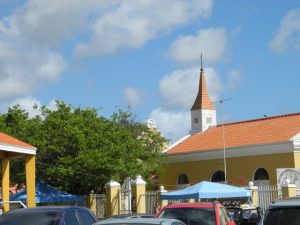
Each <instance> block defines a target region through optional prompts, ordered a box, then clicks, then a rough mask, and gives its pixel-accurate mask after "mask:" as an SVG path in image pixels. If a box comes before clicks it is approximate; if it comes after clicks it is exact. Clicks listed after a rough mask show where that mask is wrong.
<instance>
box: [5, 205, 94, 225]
mask: <svg viewBox="0 0 300 225" xmlns="http://www.w3.org/2000/svg"><path fill="white" fill-rule="evenodd" d="M94 222H96V217H95V215H94V214H93V213H92V212H91V211H90V210H89V209H87V208H84V207H79V206H61V207H59V206H43V207H35V208H23V209H15V210H12V211H9V212H6V213H4V214H2V215H1V216H0V225H92V224H93V223H94Z"/></svg>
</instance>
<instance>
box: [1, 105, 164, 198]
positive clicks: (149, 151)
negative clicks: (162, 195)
mask: <svg viewBox="0 0 300 225" xmlns="http://www.w3.org/2000/svg"><path fill="white" fill-rule="evenodd" d="M56 106H57V108H56V109H55V110H51V109H49V108H47V107H45V106H43V107H41V108H40V111H41V115H40V116H36V117H34V118H29V116H28V113H27V112H26V111H24V110H22V109H21V108H20V107H18V106H14V107H12V108H10V109H9V110H8V113H6V114H2V115H0V129H1V130H2V131H3V132H6V133H8V134H11V135H14V136H15V137H17V138H20V139H21V140H24V141H27V142H29V143H31V144H33V145H35V146H36V147H37V149H38V150H37V177H38V179H43V180H45V181H46V182H49V183H51V184H54V185H55V186H58V187H61V188H62V189H64V190H66V191H69V192H71V193H75V194H87V193H89V192H90V191H91V190H94V191H97V192H101V191H102V190H103V186H104V184H105V183H106V182H108V181H109V180H111V179H114V180H117V181H120V182H121V181H122V180H124V179H125V178H126V177H128V176H130V177H133V176H135V175H137V174H140V175H142V176H143V177H144V178H146V179H149V178H150V177H151V175H153V174H158V173H160V172H161V171H160V169H161V164H162V162H163V160H164V158H163V155H162V154H161V151H162V148H163V146H164V144H165V142H166V140H165V139H164V138H163V137H162V136H161V135H160V134H159V132H157V131H155V130H150V129H149V128H148V127H147V126H146V125H145V124H143V123H140V122H137V121H136V118H135V116H134V115H133V114H132V113H131V112H130V109H129V110H127V111H122V110H119V111H118V112H117V113H114V114H113V115H112V117H111V118H110V119H106V118H104V117H102V116H99V115H98V112H97V110H96V109H94V108H74V107H72V106H70V105H68V104H66V103H64V102H61V101H57V105H56ZM14 164H16V166H14V171H13V172H12V175H13V179H16V180H17V181H18V180H20V179H21V178H22V171H23V170H24V168H23V169H22V166H23V165H22V161H20V160H19V161H16V162H14Z"/></svg>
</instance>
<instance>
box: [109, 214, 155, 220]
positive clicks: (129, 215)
mask: <svg viewBox="0 0 300 225" xmlns="http://www.w3.org/2000/svg"><path fill="white" fill-rule="evenodd" d="M131 218H155V215H154V214H150V213H127V214H119V215H114V216H110V217H106V218H105V219H106V220H110V219H131Z"/></svg>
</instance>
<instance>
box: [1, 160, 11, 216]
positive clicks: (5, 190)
mask: <svg viewBox="0 0 300 225" xmlns="http://www.w3.org/2000/svg"><path fill="white" fill-rule="evenodd" d="M9 164H10V163H9V158H4V159H2V202H8V201H9ZM7 211H9V204H8V203H4V204H3V212H7Z"/></svg>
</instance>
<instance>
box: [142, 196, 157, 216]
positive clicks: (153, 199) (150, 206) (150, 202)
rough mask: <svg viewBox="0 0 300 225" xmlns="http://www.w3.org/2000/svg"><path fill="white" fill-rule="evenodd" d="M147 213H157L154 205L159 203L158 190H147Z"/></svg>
mask: <svg viewBox="0 0 300 225" xmlns="http://www.w3.org/2000/svg"><path fill="white" fill-rule="evenodd" d="M145 201H146V213H155V212H154V211H155V210H154V207H155V204H156V203H158V194H157V191H147V192H146V193H145Z"/></svg>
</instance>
